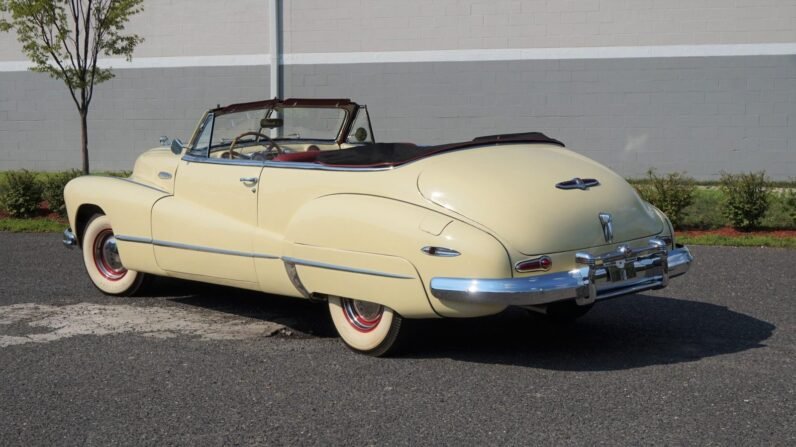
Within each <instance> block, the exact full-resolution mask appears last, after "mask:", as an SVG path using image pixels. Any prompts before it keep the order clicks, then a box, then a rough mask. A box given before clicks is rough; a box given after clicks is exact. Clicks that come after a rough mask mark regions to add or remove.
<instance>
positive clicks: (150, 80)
mask: <svg viewBox="0 0 796 447" xmlns="http://www.w3.org/2000/svg"><path fill="white" fill-rule="evenodd" d="M268 73H269V72H268V67H267V66H266V67H236V68H235V69H232V70H231V69H230V68H229V67H218V68H172V69H142V70H117V71H116V78H114V79H113V80H111V81H108V82H106V83H104V84H100V85H98V86H97V87H96V90H95V94H94V100H93V102H92V104H91V108H90V110H89V118H88V123H89V126H88V127H89V129H88V140H89V159H90V162H91V168H92V169H93V170H130V169H132V167H133V163H134V162H135V159H136V157H138V155H140V154H141V153H142V152H143V151H144V150H146V149H148V148H152V147H155V146H157V145H158V140H159V138H160V136H162V135H167V136H169V137H170V138H175V137H176V138H180V139H182V140H183V141H185V140H187V139H188V138H189V137H190V136H191V133H192V131H193V129H194V127H195V126H196V124H197V121H198V120H199V119H200V118H201V116H202V113H204V111H206V110H208V109H211V108H213V107H215V106H216V105H218V104H222V105H224V104H229V103H234V102H242V101H249V100H252V99H253V98H258V99H260V98H267V97H268V90H269V74H268ZM9 81H13V82H14V85H15V86H16V89H17V93H18V94H19V96H20V97H21V98H24V99H17V100H13V101H3V98H2V97H0V105H2V108H0V170H8V169H17V168H27V169H33V170H47V171H54V170H65V169H71V168H79V167H80V164H81V158H80V121H79V116H78V114H77V109H76V108H75V105H74V103H73V102H72V99H71V97H70V96H69V93H68V91H67V90H66V86H65V85H63V83H62V82H60V81H55V80H52V79H50V78H49V77H48V76H47V75H43V74H36V73H26V72H12V73H0V84H4V83H8V82H9ZM5 93H6V92H5V91H4V92H2V95H5Z"/></svg>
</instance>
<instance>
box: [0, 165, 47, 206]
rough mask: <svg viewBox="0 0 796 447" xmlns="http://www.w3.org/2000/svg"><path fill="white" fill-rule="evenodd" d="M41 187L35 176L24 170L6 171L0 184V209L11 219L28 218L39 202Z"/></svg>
mask: <svg viewBox="0 0 796 447" xmlns="http://www.w3.org/2000/svg"><path fill="white" fill-rule="evenodd" d="M41 193H42V191H41V185H40V184H39V182H38V181H37V180H36V175H35V174H33V173H32V172H30V171H27V170H25V169H23V170H21V171H8V172H6V175H5V178H3V181H2V184H0V208H2V209H3V210H4V211H5V212H7V213H8V214H10V215H11V217H29V216H32V215H33V214H35V213H36V210H38V209H39V203H40V202H41Z"/></svg>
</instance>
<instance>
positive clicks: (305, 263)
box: [282, 256, 415, 279]
mask: <svg viewBox="0 0 796 447" xmlns="http://www.w3.org/2000/svg"><path fill="white" fill-rule="evenodd" d="M282 260H283V261H285V262H287V263H291V264H295V265H303V266H306V267H317V268H322V269H327V270H337V271H340V272H348V273H361V274H363V275H371V276H382V277H385V278H396V279H415V278H414V277H413V276H404V275H396V274H394V273H385V272H379V271H376V270H367V269H358V268H353V267H345V266H342V265H335V264H327V263H325V262H316V261H308V260H306V259H297V258H291V257H289V256H283V257H282Z"/></svg>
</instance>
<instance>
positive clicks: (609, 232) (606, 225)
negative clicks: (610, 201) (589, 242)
mask: <svg viewBox="0 0 796 447" xmlns="http://www.w3.org/2000/svg"><path fill="white" fill-rule="evenodd" d="M600 225H602V227H603V237H604V238H605V242H608V243H610V242H611V241H613V240H614V224H613V222H611V215H610V214H608V213H600Z"/></svg>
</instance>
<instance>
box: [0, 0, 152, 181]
mask: <svg viewBox="0 0 796 447" xmlns="http://www.w3.org/2000/svg"><path fill="white" fill-rule="evenodd" d="M142 2H143V0H0V13H3V16H2V17H0V31H10V30H12V29H15V30H16V32H17V40H19V42H20V43H21V44H22V51H23V52H24V53H25V54H26V55H27V56H28V58H29V59H30V61H31V62H32V64H33V65H32V67H31V68H30V69H31V70H32V71H37V72H41V73H47V74H49V75H50V76H51V77H53V78H55V79H60V80H62V81H64V83H65V84H66V86H67V88H68V89H69V94H70V95H71V96H72V100H73V101H74V102H75V106H77V111H78V113H79V114H80V131H81V138H80V143H81V153H82V156H83V173H84V174H88V173H89V162H88V129H87V117H88V108H89V105H90V104H91V100H92V98H93V97H94V86H95V85H96V84H99V83H101V82H105V81H107V80H108V79H111V78H113V73H112V72H111V69H110V68H100V67H97V58H98V56H99V55H100V54H103V55H106V56H124V57H125V58H126V59H127V60H128V61H129V60H131V59H132V56H133V50H134V49H135V47H136V45H138V44H139V43H141V42H143V39H142V38H141V37H139V36H138V35H136V34H128V35H125V34H123V32H124V26H125V24H126V23H127V21H128V20H129V18H130V16H132V15H135V14H137V13H139V12H141V11H143V7H142V6H141V3H142Z"/></svg>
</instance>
